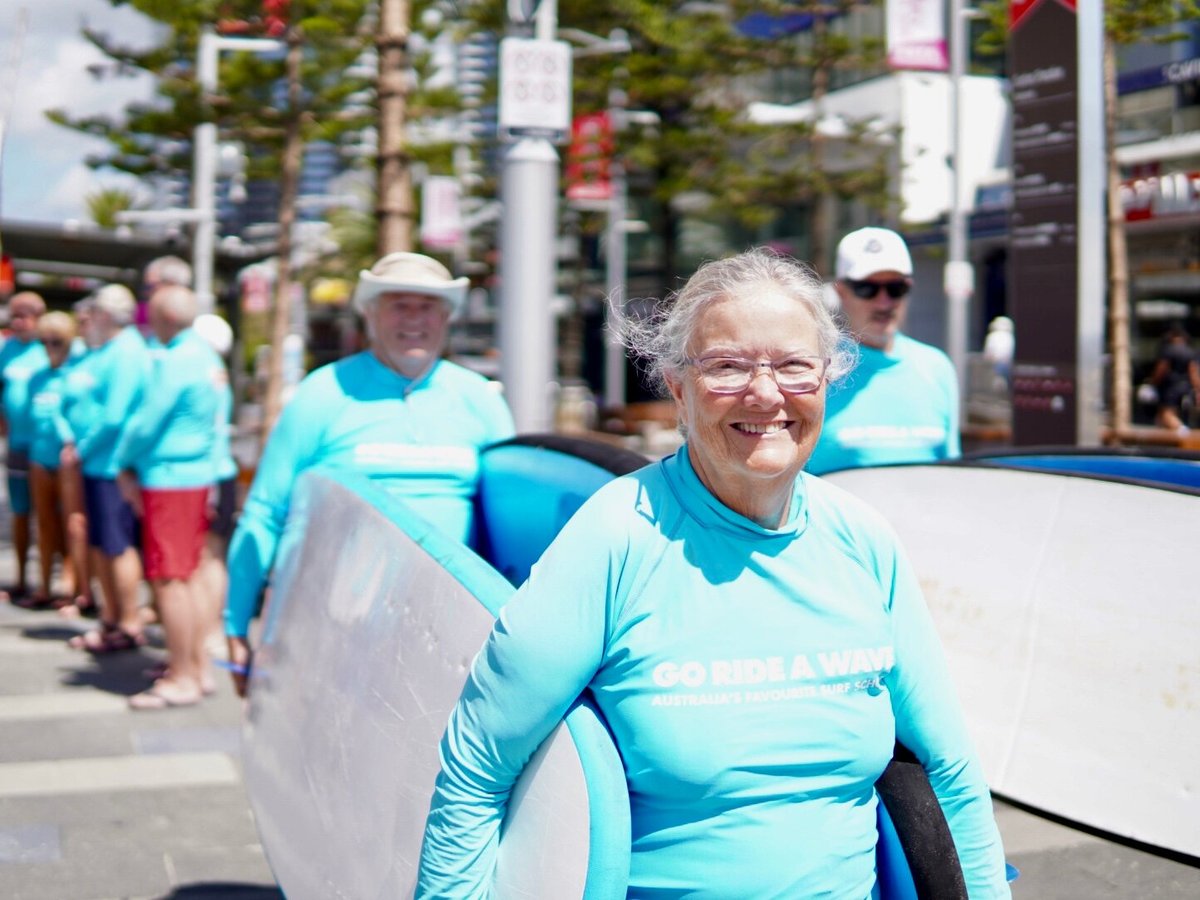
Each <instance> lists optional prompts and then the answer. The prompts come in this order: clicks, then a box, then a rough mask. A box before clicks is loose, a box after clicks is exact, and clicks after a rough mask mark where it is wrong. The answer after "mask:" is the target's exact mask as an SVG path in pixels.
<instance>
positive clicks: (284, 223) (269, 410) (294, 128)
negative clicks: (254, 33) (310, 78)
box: [260, 31, 304, 447]
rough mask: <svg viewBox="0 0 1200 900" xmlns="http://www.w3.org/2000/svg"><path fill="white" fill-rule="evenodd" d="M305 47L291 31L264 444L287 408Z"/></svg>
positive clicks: (301, 139) (264, 415)
mask: <svg viewBox="0 0 1200 900" xmlns="http://www.w3.org/2000/svg"><path fill="white" fill-rule="evenodd" d="M303 56H304V47H303V42H302V40H301V37H300V35H299V34H298V33H297V32H295V31H291V32H289V34H288V52H287V96H288V118H287V125H286V126H285V128H284V139H283V140H284V143H283V166H282V171H281V172H280V175H279V244H278V249H277V251H276V252H277V256H278V265H277V268H276V272H275V303H274V307H273V309H272V313H271V356H270V361H269V364H268V366H267V392H266V396H265V397H264V398H263V415H262V428H261V431H260V438H261V445H262V446H264V447H265V446H266V443H267V438H268V437H269V436H270V434H271V429H272V428H274V427H275V420H276V419H278V418H279V412H280V410H281V409H282V408H283V342H284V340H285V339H286V338H287V336H288V324H289V320H290V319H291V308H292V302H291V295H292V226H293V225H295V222H296V195H297V193H298V191H299V185H300V164H301V161H302V158H303V155H304V139H303V137H302V136H301V133H300V119H301V115H302V111H301V109H300V99H301V98H300V64H301V61H302V60H303Z"/></svg>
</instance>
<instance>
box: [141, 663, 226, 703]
mask: <svg viewBox="0 0 1200 900" xmlns="http://www.w3.org/2000/svg"><path fill="white" fill-rule="evenodd" d="M168 671H170V666H168V665H167V664H166V663H165V662H164V663H158V664H157V665H154V666H150V667H149V668H145V669H142V677H143V678H149V679H150V680H151V681H158V679H160V678H164V677H165V676H166V674H167V672H168ZM216 692H217V683H216V681H215V680H214V679H213V677H212V676H211V675H206V676H204V677H203V678H201V679H200V693H201V694H203V695H204V696H205V697H211V696H212V695H213V694H215V693H216Z"/></svg>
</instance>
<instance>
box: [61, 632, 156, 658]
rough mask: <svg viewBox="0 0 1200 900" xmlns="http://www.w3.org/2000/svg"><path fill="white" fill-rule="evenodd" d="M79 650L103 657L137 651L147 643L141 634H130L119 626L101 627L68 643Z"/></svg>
mask: <svg viewBox="0 0 1200 900" xmlns="http://www.w3.org/2000/svg"><path fill="white" fill-rule="evenodd" d="M67 643H68V644H70V646H72V647H74V648H75V649H77V650H86V651H87V652H88V653H93V654H96V655H102V654H105V653H120V652H122V651H124V650H136V649H137V648H138V647H141V646H142V645H143V644H145V643H146V638H145V636H144V635H141V634H130V633H129V632H128V631H126V630H125V629H124V628H121V627H120V626H118V625H101V627H100V628H98V629H96V630H94V631H85V632H84V633H83V634H80V635H76V636H75V637H73V638H71V640H70V641H68V642H67Z"/></svg>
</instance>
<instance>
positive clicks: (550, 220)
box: [500, 0, 570, 432]
mask: <svg viewBox="0 0 1200 900" xmlns="http://www.w3.org/2000/svg"><path fill="white" fill-rule="evenodd" d="M514 5H516V6H518V7H519V6H520V4H510V5H509V12H510V16H511V14H512V13H513V11H514V10H513V6H514ZM517 21H527V19H518V20H517ZM535 23H536V25H535V37H536V39H537V41H540V42H545V43H552V42H553V41H554V39H555V30H556V29H557V26H558V5H557V2H556V0H544V2H542V3H541V5H540V6H538V8H537V9H536V19H535ZM501 55H502V60H501V66H502V72H501V80H502V82H503V81H504V78H505V76H506V73H505V72H504V71H503V67H504V61H503V47H502V48H501ZM564 89H565V90H566V91H567V94H568V96H569V92H570V81H569V76H568V80H567V81H566V83H565V85H564ZM502 91H503V85H502ZM504 114H505V113H504V105H503V103H502V104H501V127H504V126H505V124H506V123H505V122H504ZM568 126H569V121H568ZM558 163H559V160H558V152H557V151H556V150H555V149H554V145H553V144H552V143H550V141H549V140H547V139H546V138H545V137H539V136H534V135H526V136H521V137H519V139H518V140H517V141H516V142H515V143H514V144H512V145H511V146H510V147H509V148H508V151H507V152H506V153H505V155H504V161H503V163H502V167H501V175H500V198H501V201H502V208H501V210H502V211H501V217H500V378H501V381H502V382H503V383H504V391H505V395H506V397H507V399H508V405H509V407H510V408H511V409H512V414H513V421H514V422H515V423H516V426H517V431H518V432H532V431H545V430H546V429H547V428H549V427H550V423H551V421H552V417H551V414H550V399H551V398H550V397H549V395H548V394H549V390H550V386H551V385H552V384H553V382H554V370H555V365H554V318H553V313H552V312H551V303H552V301H553V298H554V296H555V293H556V284H555V282H556V278H555V273H556V266H557V260H556V259H555V252H554V248H555V247H556V245H557V240H556V236H557V233H558V227H557V226H558V173H559V165H558Z"/></svg>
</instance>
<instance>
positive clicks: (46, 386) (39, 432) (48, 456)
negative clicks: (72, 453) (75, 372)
mask: <svg viewBox="0 0 1200 900" xmlns="http://www.w3.org/2000/svg"><path fill="white" fill-rule="evenodd" d="M72 368H73V367H72V365H71V364H70V363H69V362H66V363H64V364H63V365H61V366H59V367H58V368H53V367H51V366H47V367H46V368H44V369H41V370H39V371H37V372H35V373H34V375H33V377H32V378H30V379H29V420H30V423H31V435H32V440H31V442H30V445H29V461H30V462H34V463H37V464H38V465H39V466H41V467H42V468H43V469H49V470H51V471H53V470H56V469H57V468H58V465H59V454H61V453H62V448H63V445H64V444H66V443H69V442H71V441H73V440H74V437H75V436H74V433H73V432H72V431H71V426H70V424H69V423H68V422H67V418H66V416H65V415H64V414H63V408H64V405H65V398H66V392H67V386H68V382H69V378H70V370H71V369H72Z"/></svg>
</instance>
